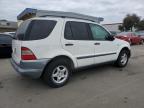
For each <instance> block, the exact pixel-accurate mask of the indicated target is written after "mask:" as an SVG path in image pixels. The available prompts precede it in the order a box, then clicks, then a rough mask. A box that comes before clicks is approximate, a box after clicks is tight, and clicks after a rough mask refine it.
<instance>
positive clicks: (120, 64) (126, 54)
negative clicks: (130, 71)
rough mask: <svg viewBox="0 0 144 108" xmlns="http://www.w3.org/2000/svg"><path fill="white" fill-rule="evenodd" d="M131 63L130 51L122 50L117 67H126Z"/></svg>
mask: <svg viewBox="0 0 144 108" xmlns="http://www.w3.org/2000/svg"><path fill="white" fill-rule="evenodd" d="M128 61H129V51H128V50H122V51H121V52H120V54H119V57H118V59H117V61H116V63H115V64H116V66H118V67H125V66H126V65H127V63H128Z"/></svg>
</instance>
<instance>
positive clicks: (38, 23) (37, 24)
mask: <svg viewBox="0 0 144 108" xmlns="http://www.w3.org/2000/svg"><path fill="white" fill-rule="evenodd" d="M55 25H56V21H51V20H34V21H32V22H31V24H30V25H29V27H28V31H27V33H26V35H25V40H38V39H44V38H46V37H47V36H48V35H49V34H50V33H51V32H52V30H53V28H54V26H55Z"/></svg>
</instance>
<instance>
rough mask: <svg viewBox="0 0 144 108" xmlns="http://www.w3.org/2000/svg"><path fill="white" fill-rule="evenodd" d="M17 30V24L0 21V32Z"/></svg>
mask: <svg viewBox="0 0 144 108" xmlns="http://www.w3.org/2000/svg"><path fill="white" fill-rule="evenodd" d="M16 29H17V22H14V21H7V20H0V32H14V31H16Z"/></svg>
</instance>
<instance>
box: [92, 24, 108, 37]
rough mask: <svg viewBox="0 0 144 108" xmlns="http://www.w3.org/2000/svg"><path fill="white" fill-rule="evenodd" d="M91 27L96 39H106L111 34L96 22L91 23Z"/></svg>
mask: <svg viewBox="0 0 144 108" xmlns="http://www.w3.org/2000/svg"><path fill="white" fill-rule="evenodd" d="M90 29H91V32H92V36H93V38H94V40H106V38H107V37H108V36H109V35H110V34H109V33H108V32H107V31H106V30H105V29H104V28H103V27H101V26H99V25H95V24H90Z"/></svg>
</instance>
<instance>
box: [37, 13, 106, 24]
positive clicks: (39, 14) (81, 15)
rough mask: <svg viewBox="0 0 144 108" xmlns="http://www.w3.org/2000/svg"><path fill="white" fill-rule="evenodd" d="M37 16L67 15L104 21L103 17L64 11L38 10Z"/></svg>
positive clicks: (67, 16)
mask: <svg viewBox="0 0 144 108" xmlns="http://www.w3.org/2000/svg"><path fill="white" fill-rule="evenodd" d="M36 16H38V17H47V16H55V17H66V18H77V19H83V20H89V21H93V22H97V23H99V22H100V21H103V18H101V17H93V16H88V15H83V14H78V13H73V12H62V11H45V10H37V13H36Z"/></svg>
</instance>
